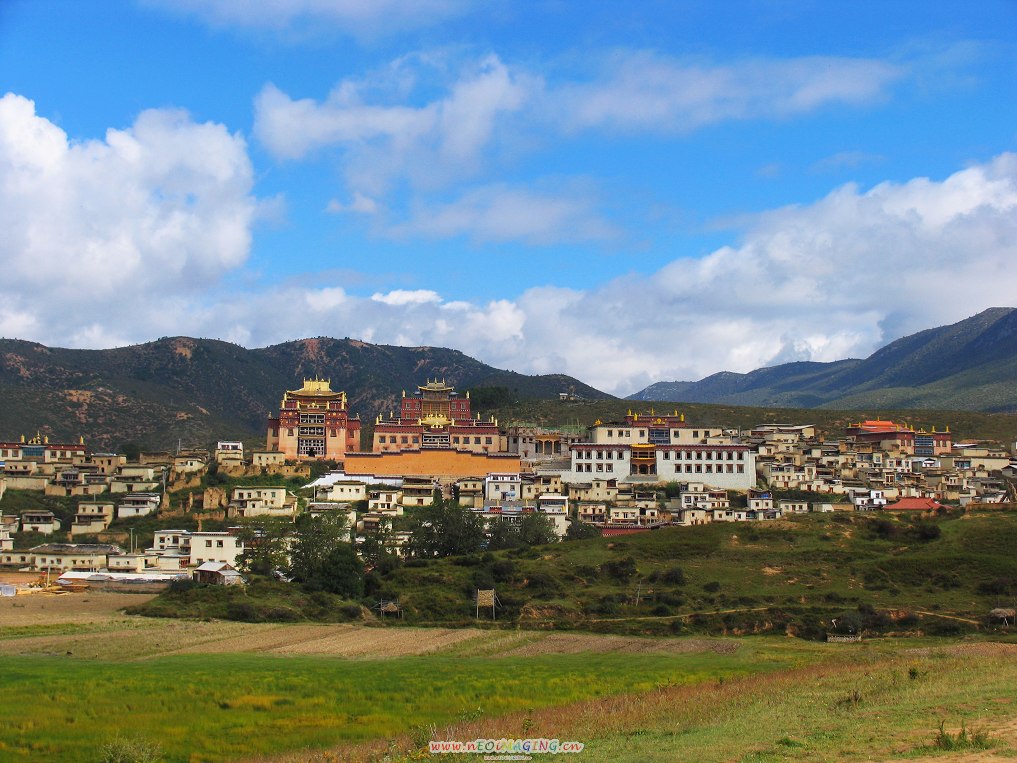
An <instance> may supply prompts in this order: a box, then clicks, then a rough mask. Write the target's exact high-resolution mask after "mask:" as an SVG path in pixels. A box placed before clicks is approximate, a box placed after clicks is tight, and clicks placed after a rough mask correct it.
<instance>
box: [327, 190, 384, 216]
mask: <svg viewBox="0 0 1017 763" xmlns="http://www.w3.org/2000/svg"><path fill="white" fill-rule="evenodd" d="M378 209H379V207H378V202H376V201H375V200H374V199H372V198H371V197H370V196H364V194H362V193H360V192H359V191H357V192H356V193H354V194H353V201H351V202H350V203H349V204H343V203H342V202H340V201H339V200H338V199H332V200H331V201H329V203H328V206H327V207H326V208H325V210H326V211H327V212H332V213H334V214H342V213H344V212H356V213H357V214H360V215H376V214H378Z"/></svg>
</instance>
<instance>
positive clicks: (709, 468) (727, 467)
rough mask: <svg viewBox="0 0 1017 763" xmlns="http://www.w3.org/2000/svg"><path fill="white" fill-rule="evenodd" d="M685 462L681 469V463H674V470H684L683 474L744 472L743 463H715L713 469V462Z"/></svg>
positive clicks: (676, 471)
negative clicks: (715, 466) (715, 467)
mask: <svg viewBox="0 0 1017 763" xmlns="http://www.w3.org/2000/svg"><path fill="white" fill-rule="evenodd" d="M694 466H695V468H693V464H685V468H684V469H682V464H675V465H674V470H675V473H676V474H677V473H678V472H682V471H683V472H684V473H685V474H714V473H716V474H745V465H744V464H717V469H716V471H714V468H713V466H714V465H713V464H695V465H694Z"/></svg>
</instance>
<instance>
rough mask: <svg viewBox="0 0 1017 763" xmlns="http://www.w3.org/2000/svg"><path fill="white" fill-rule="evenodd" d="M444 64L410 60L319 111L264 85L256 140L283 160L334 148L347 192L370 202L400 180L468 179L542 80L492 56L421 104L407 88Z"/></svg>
mask: <svg viewBox="0 0 1017 763" xmlns="http://www.w3.org/2000/svg"><path fill="white" fill-rule="evenodd" d="M440 64H441V62H435V61H432V60H430V59H428V58H427V57H406V58H403V59H400V60H398V61H396V62H393V64H392V65H391V66H389V67H386V68H385V69H383V70H381V71H378V72H375V73H373V74H372V75H371V76H369V77H367V78H364V79H359V80H357V79H347V80H343V81H342V82H340V83H338V84H337V85H336V86H335V87H334V88H333V89H332V92H331V93H330V94H329V96H328V97H327V98H326V99H325V100H324V101H322V102H318V101H315V100H313V99H310V98H304V99H300V100H294V99H292V98H290V96H289V95H287V94H286V93H284V92H282V91H281V90H280V89H279V88H277V87H275V86H274V85H271V84H269V85H266V86H265V87H264V88H263V89H262V91H261V92H260V93H259V94H258V96H257V97H256V98H255V102H254V111H255V125H254V132H255V135H256V136H257V137H258V139H259V140H260V141H261V142H262V143H263V144H264V145H265V147H266V148H268V150H269V151H270V152H271V153H272V154H273V155H274V156H276V157H277V158H279V159H283V160H294V159H301V158H304V157H306V156H307V155H309V154H311V153H313V152H316V151H319V150H321V149H324V148H328V147H337V148H338V149H340V151H341V154H342V161H343V167H344V173H345V176H346V183H347V185H348V186H349V187H350V188H351V189H352V190H353V191H354V192H361V193H363V194H365V195H368V196H375V197H376V196H378V195H379V194H381V193H383V192H384V191H386V190H388V189H389V188H390V187H391V185H392V184H393V183H396V182H402V181H403V180H409V181H410V182H411V183H413V184H414V185H415V186H417V187H433V186H435V185H440V184H443V183H446V182H449V181H451V180H458V179H461V178H464V177H469V176H471V175H473V174H475V173H476V171H477V170H479V169H480V167H481V165H482V164H484V163H485V161H487V160H488V158H489V154H490V153H491V152H492V151H494V150H495V144H496V143H497V140H498V136H497V134H496V132H497V128H498V127H499V124H500V121H499V120H501V119H502V118H503V117H505V116H506V115H510V114H512V113H514V112H517V111H519V110H521V109H522V107H523V106H524V104H525V103H526V102H527V100H528V98H529V97H530V94H531V93H532V92H533V91H534V90H535V89H536V88H537V87H539V81H538V80H537V79H535V78H532V77H529V76H528V75H525V74H522V73H511V72H510V71H509V69H508V67H507V66H505V64H503V63H502V62H501V60H500V59H499V58H498V57H497V56H493V55H492V56H487V57H485V58H482V59H480V60H478V61H475V62H470V63H469V64H467V65H466V66H465V67H464V69H462V70H461V71H459V72H458V74H457V77H456V78H455V79H454V80H453V81H451V82H449V83H447V88H446V90H445V92H444V94H443V95H441V96H440V97H437V98H433V99H431V100H427V101H424V102H422V103H414V102H413V101H412V100H411V97H412V95H413V94H412V92H407V87H410V89H411V90H412V84H413V83H414V82H415V81H416V80H417V79H418V77H419V76H420V74H421V73H422V72H421V71H420V67H421V66H424V68H426V69H427V70H428V71H431V70H433V69H434V68H435V67H437V66H439V65H440ZM407 83H409V84H407Z"/></svg>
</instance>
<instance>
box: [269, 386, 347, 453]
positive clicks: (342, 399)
mask: <svg viewBox="0 0 1017 763" xmlns="http://www.w3.org/2000/svg"><path fill="white" fill-rule="evenodd" d="M359 449H360V419H359V418H350V416H349V413H348V411H347V409H346V393H345V392H333V391H332V387H331V385H330V382H329V381H328V380H325V379H304V386H303V387H301V388H300V389H296V390H288V391H287V392H286V393H285V394H284V395H283V399H282V403H280V405H279V415H278V416H277V417H274V418H269V420H268V438H267V447H266V450H269V451H277V452H280V453H284V454H285V455H286V458H293V459H305V460H306V459H330V460H342V459H343V458H344V457H345V455H346V453H347V452H349V451H351V450H359Z"/></svg>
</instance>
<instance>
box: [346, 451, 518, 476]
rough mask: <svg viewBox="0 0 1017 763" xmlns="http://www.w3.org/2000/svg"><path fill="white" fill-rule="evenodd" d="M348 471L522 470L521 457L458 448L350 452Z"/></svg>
mask: <svg viewBox="0 0 1017 763" xmlns="http://www.w3.org/2000/svg"><path fill="white" fill-rule="evenodd" d="M343 468H344V469H345V471H346V473H347V474H398V475H404V476H408V477H457V478H458V477H484V476H486V475H488V474H490V473H491V472H518V471H519V456H515V455H512V456H492V455H489V454H486V453H463V452H461V451H456V450H419V451H409V452H406V453H347V454H346V457H345V458H344V459H343Z"/></svg>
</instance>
